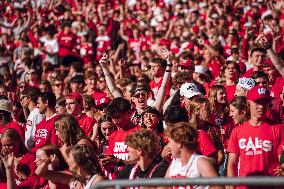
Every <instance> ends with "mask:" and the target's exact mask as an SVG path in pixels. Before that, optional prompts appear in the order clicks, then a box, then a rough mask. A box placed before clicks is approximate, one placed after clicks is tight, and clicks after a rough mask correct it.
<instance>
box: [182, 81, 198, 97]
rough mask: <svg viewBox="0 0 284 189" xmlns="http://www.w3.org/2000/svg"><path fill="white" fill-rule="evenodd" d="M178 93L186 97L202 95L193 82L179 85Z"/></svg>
mask: <svg viewBox="0 0 284 189" xmlns="http://www.w3.org/2000/svg"><path fill="white" fill-rule="evenodd" d="M180 95H181V96H184V97H186V98H192V97H194V96H197V95H203V94H202V93H201V92H199V90H198V88H197V86H196V85H195V84H194V83H184V84H182V86H181V87H180Z"/></svg>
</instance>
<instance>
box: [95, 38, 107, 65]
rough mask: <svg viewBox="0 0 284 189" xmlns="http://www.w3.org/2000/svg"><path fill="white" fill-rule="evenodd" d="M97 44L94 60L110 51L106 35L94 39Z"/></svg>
mask: <svg viewBox="0 0 284 189" xmlns="http://www.w3.org/2000/svg"><path fill="white" fill-rule="evenodd" d="M96 43H97V56H96V59H97V60H99V59H100V58H101V57H102V55H103V53H104V52H105V51H107V50H109V49H110V38H109V36H107V35H104V36H102V35H101V36H98V37H97V38H96Z"/></svg>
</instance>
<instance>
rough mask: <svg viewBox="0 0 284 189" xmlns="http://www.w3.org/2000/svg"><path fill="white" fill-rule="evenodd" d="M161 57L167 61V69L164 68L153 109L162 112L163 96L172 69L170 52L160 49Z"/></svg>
mask: <svg viewBox="0 0 284 189" xmlns="http://www.w3.org/2000/svg"><path fill="white" fill-rule="evenodd" d="M161 56H162V57H163V58H164V59H166V60H167V67H166V71H165V73H164V76H163V80H162V85H161V87H160V88H159V91H158V94H157V97H156V101H155V104H154V106H155V108H156V109H157V110H158V111H159V112H162V105H163V102H164V100H165V96H166V87H167V84H168V82H169V79H170V77H171V68H172V64H171V63H170V52H169V51H168V50H167V49H162V50H161Z"/></svg>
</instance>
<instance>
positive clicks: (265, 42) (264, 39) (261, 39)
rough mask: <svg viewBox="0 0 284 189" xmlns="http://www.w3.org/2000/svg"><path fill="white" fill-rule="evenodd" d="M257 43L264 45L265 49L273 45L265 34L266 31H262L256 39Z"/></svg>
mask: <svg viewBox="0 0 284 189" xmlns="http://www.w3.org/2000/svg"><path fill="white" fill-rule="evenodd" d="M255 43H256V44H258V45H260V46H262V47H263V48H265V49H270V48H271V47H272V44H271V41H270V40H269V39H268V38H267V37H266V36H265V34H264V33H261V34H259V35H258V36H257V38H256V39H255Z"/></svg>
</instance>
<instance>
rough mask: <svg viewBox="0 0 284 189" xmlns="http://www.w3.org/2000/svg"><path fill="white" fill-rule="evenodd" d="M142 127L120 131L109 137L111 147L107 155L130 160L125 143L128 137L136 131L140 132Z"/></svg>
mask: <svg viewBox="0 0 284 189" xmlns="http://www.w3.org/2000/svg"><path fill="white" fill-rule="evenodd" d="M139 129H140V127H133V128H132V129H129V130H127V131H124V130H122V129H119V130H117V131H114V132H113V133H112V134H111V135H110V137H109V146H108V149H107V154H109V155H114V156H115V157H117V158H119V159H122V160H128V149H127V145H126V144H125V143H124V140H125V138H126V136H127V135H128V134H130V133H132V132H134V131H137V130H139Z"/></svg>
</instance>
